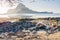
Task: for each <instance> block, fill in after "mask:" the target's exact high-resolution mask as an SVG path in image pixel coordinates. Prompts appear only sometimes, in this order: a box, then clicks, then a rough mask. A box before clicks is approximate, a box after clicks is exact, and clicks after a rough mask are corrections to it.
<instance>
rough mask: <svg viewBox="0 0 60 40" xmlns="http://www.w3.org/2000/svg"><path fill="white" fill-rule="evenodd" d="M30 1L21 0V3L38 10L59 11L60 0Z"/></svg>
mask: <svg viewBox="0 0 60 40" xmlns="http://www.w3.org/2000/svg"><path fill="white" fill-rule="evenodd" d="M30 1H32V0H30ZM30 1H29V0H23V4H24V5H25V6H26V7H28V8H29V9H31V10H34V11H38V12H54V13H60V0H50V1H48V0H35V2H30Z"/></svg>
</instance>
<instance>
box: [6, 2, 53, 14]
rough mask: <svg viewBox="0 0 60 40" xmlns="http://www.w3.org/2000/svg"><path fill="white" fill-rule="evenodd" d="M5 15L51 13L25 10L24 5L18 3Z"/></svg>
mask: <svg viewBox="0 0 60 40" xmlns="http://www.w3.org/2000/svg"><path fill="white" fill-rule="evenodd" d="M7 13H52V12H37V11H33V10H31V9H29V8H27V7H26V6H25V5H24V4H22V3H20V4H19V5H18V6H17V7H16V9H10V10H8V12H7Z"/></svg>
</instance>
